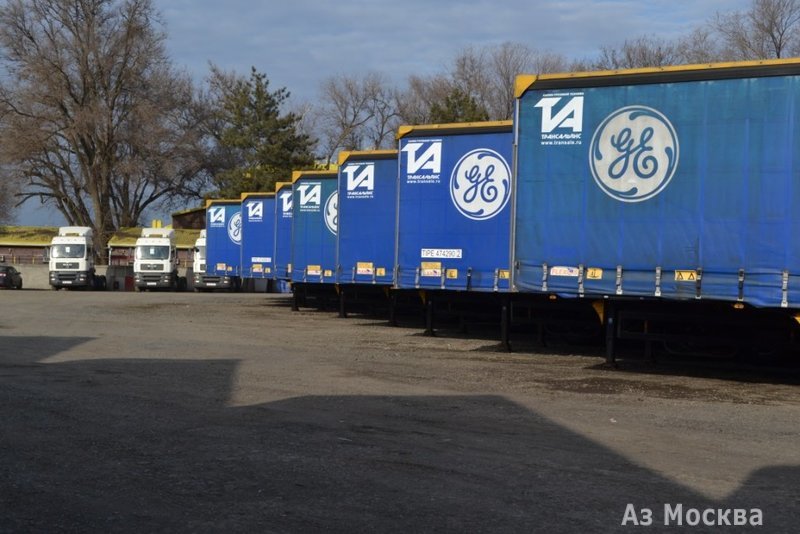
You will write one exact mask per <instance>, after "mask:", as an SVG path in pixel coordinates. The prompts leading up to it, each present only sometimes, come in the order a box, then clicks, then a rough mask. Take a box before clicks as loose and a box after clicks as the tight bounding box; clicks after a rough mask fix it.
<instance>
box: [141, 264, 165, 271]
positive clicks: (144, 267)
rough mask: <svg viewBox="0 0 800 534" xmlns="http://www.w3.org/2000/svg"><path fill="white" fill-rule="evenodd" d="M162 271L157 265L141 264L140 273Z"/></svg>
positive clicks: (161, 267)
mask: <svg viewBox="0 0 800 534" xmlns="http://www.w3.org/2000/svg"><path fill="white" fill-rule="evenodd" d="M163 269H164V266H163V265H160V264H158V263H143V264H142V265H141V270H142V271H162V270H163Z"/></svg>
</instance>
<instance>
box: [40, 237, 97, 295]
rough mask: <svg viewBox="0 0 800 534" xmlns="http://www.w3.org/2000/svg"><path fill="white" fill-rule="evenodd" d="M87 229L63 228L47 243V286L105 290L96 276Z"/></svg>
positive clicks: (92, 244)
mask: <svg viewBox="0 0 800 534" xmlns="http://www.w3.org/2000/svg"><path fill="white" fill-rule="evenodd" d="M92 239H93V233H92V229H91V228H89V227H88V226H62V227H61V228H59V229H58V235H56V236H55V237H53V239H52V241H50V253H49V257H50V261H49V270H50V286H51V287H52V288H53V289H61V288H62V287H67V288H69V287H82V288H89V289H105V277H104V276H96V275H95V266H94V253H95V251H94V243H93V241H92Z"/></svg>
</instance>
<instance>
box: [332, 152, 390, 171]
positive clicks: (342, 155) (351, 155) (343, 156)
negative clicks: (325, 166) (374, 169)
mask: <svg viewBox="0 0 800 534" xmlns="http://www.w3.org/2000/svg"><path fill="white" fill-rule="evenodd" d="M392 156H395V157H396V156H397V150H381V149H377V150H343V151H341V152H339V166H340V167H341V166H342V165H343V164H344V162H345V161H347V160H349V159H357V158H358V159H368V158H390V157H392Z"/></svg>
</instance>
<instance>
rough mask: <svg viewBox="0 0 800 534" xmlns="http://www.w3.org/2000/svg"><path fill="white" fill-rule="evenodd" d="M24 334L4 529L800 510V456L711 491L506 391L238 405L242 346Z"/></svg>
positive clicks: (521, 526) (602, 524)
mask: <svg viewBox="0 0 800 534" xmlns="http://www.w3.org/2000/svg"><path fill="white" fill-rule="evenodd" d="M10 339H11V338H0V354H1V355H0V372H2V376H0V420H2V421H3V425H2V428H1V429H0V531H81V532H86V531H136V532H140V531H240V532H241V531H245V532H263V531H291V532H409V531H456V532H465V531H469V532H501V531H502V532H543V531H546V532H596V531H611V530H614V529H616V528H618V527H619V525H620V522H621V521H622V518H623V513H624V511H625V506H626V504H627V503H633V504H634V505H635V506H636V507H637V508H642V507H650V508H653V509H654V510H656V513H657V514H660V510H662V509H663V505H664V503H683V504H684V507H686V508H690V507H691V508H700V509H703V508H706V507H712V508H728V507H741V508H747V509H750V508H761V509H762V510H763V511H764V517H765V519H764V524H765V528H766V529H767V530H769V531H773V532H774V531H790V530H792V529H794V528H795V527H796V525H797V522H798V520H800V506H798V497H797V495H798V494H800V466H774V467H770V468H766V469H762V470H760V471H758V472H755V473H752V475H751V477H750V478H749V480H747V481H746V482H745V483H744V484H743V485H742V486H741V487H740V488H739V490H738V491H737V492H736V493H735V494H734V495H732V496H730V498H728V499H727V500H725V502H715V501H711V500H708V499H707V498H705V497H704V496H702V495H699V494H697V493H694V492H693V491H691V490H689V489H687V488H686V487H683V486H681V485H679V484H676V483H675V482H673V481H671V480H668V479H666V478H664V477H662V476H660V475H659V474H657V473H654V472H652V471H649V470H647V469H645V468H643V467H641V466H639V465H635V464H633V463H631V462H630V461H629V460H627V459H625V458H623V457H621V456H620V455H618V454H616V453H615V452H613V451H612V450H609V449H607V448H605V447H603V446H601V445H598V444H597V443H595V442H593V441H592V440H591V439H589V438H587V437H586V436H582V435H579V434H576V433H574V432H572V431H570V430H567V429H565V428H563V427H561V426H559V425H556V424H554V423H552V422H551V421H549V420H548V419H546V418H544V417H542V416H540V415H538V414H537V413H535V412H532V411H529V410H527V409H525V408H523V407H521V406H519V405H517V404H514V403H512V402H509V401H508V400H506V399H504V398H502V397H496V396H452V397H450V396H447V397H441V396H420V397H393V396H335V397H322V396H307V397H299V398H291V399H286V400H282V401H278V402H272V403H268V404H263V405H258V406H248V407H230V406H228V405H227V400H228V399H229V396H230V392H231V387H232V378H233V374H234V371H235V368H236V362H234V361H231V360H224V361H223V360H219V361H191V360H185V361H184V360H181V361H172V360H91V361H78V362H68V363H53V364H42V363H40V360H41V359H43V358H44V357H46V356H51V355H54V354H56V353H57V352H58V351H60V350H66V349H68V348H70V347H74V346H76V345H78V344H80V343H83V342H84V341H86V340H85V339H84V338H75V339H71V338H46V337H43V338H14V339H13V342H14V345H15V346H18V347H20V348H21V350H19V351H18V353H17V354H15V355H11V354H9V353H8V352H6V351H3V350H2V348H3V345H6V346H8V344H9V340H10ZM34 354H37V356H33V355H34Z"/></svg>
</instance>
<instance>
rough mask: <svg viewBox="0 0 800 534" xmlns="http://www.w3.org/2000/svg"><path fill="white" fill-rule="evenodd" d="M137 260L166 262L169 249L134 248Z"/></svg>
mask: <svg viewBox="0 0 800 534" xmlns="http://www.w3.org/2000/svg"><path fill="white" fill-rule="evenodd" d="M136 259H137V260H168V259H169V247H167V246H156V245H147V246H144V247H136Z"/></svg>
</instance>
